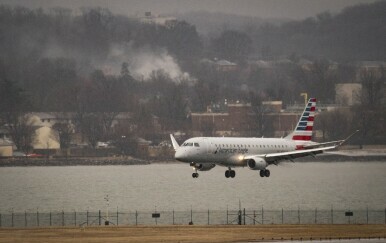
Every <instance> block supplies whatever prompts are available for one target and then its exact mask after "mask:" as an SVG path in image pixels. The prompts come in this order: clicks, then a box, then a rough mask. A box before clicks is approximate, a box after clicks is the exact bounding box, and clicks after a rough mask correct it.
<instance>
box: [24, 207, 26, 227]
mask: <svg viewBox="0 0 386 243" xmlns="http://www.w3.org/2000/svg"><path fill="white" fill-rule="evenodd" d="M24 226H25V227H27V211H24Z"/></svg>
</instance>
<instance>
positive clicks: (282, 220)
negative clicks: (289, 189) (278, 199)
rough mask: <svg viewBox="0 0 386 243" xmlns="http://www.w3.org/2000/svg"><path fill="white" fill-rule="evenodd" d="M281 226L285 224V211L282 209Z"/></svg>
mask: <svg viewBox="0 0 386 243" xmlns="http://www.w3.org/2000/svg"><path fill="white" fill-rule="evenodd" d="M281 224H284V210H283V208H281Z"/></svg>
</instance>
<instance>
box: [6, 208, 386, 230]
mask: <svg viewBox="0 0 386 243" xmlns="http://www.w3.org/2000/svg"><path fill="white" fill-rule="evenodd" d="M385 216H386V209H385ZM385 223H386V219H385ZM0 227H1V213H0Z"/></svg>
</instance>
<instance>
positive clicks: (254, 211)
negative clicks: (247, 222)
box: [253, 210, 256, 225]
mask: <svg viewBox="0 0 386 243" xmlns="http://www.w3.org/2000/svg"><path fill="white" fill-rule="evenodd" d="M255 224H256V210H253V225H255Z"/></svg>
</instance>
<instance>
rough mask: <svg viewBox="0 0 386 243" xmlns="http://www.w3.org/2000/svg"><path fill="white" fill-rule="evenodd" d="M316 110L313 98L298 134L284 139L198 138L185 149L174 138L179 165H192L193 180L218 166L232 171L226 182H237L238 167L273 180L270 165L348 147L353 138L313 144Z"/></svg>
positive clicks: (306, 109)
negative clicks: (345, 145) (232, 179)
mask: <svg viewBox="0 0 386 243" xmlns="http://www.w3.org/2000/svg"><path fill="white" fill-rule="evenodd" d="M315 109H316V98H310V99H309V100H308V103H307V105H306V107H305V109H304V111H303V113H302V115H301V117H300V119H299V121H298V123H297V126H296V128H295V129H294V131H293V132H292V133H291V134H289V135H288V136H286V137H284V138H264V137H263V138H247V137H194V138H190V139H188V140H186V141H185V142H184V143H183V144H182V145H181V146H180V145H179V144H178V143H177V141H176V139H175V138H174V136H173V135H172V134H170V138H171V142H172V145H173V148H174V150H175V155H174V158H175V159H176V160H177V161H180V162H185V163H190V166H191V167H192V168H193V169H194V171H195V172H194V173H193V174H192V177H193V178H198V176H199V174H198V172H197V171H208V170H211V169H213V168H214V167H215V166H216V165H220V166H224V167H228V170H226V171H225V177H226V178H234V177H235V176H236V172H235V171H234V170H232V168H234V167H248V168H249V169H251V170H259V171H260V176H261V177H269V176H270V174H271V173H270V171H269V170H268V169H267V167H268V166H269V165H272V164H273V165H278V164H279V163H280V162H282V161H285V160H290V161H292V162H293V160H294V159H296V158H300V157H305V156H313V157H315V155H317V154H321V153H323V152H324V151H326V150H331V149H335V148H337V147H339V146H341V145H342V144H343V143H345V142H346V141H347V140H348V139H349V138H350V137H351V136H353V135H354V134H355V133H357V132H358V131H359V130H357V131H356V132H354V133H353V134H351V135H350V136H349V137H347V138H346V139H343V140H337V141H331V142H325V143H317V142H313V141H311V137H312V128H313V126H314V117H315Z"/></svg>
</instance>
